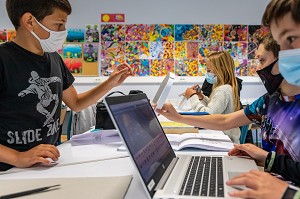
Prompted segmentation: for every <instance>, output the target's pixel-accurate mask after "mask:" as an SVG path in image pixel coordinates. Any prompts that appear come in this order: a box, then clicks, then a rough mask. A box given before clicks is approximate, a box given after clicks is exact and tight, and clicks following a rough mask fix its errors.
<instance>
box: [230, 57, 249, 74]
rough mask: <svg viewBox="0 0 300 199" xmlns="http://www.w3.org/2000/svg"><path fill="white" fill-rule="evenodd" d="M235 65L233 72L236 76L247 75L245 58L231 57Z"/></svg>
mask: <svg viewBox="0 0 300 199" xmlns="http://www.w3.org/2000/svg"><path fill="white" fill-rule="evenodd" d="M233 60H234V65H235V74H236V75H237V76H247V75H248V67H247V62H248V60H247V59H235V58H234V59H233Z"/></svg>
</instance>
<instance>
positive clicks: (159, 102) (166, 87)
mask: <svg viewBox="0 0 300 199" xmlns="http://www.w3.org/2000/svg"><path fill="white" fill-rule="evenodd" d="M174 80H175V74H174V73H170V72H168V74H167V75H166V77H165V78H164V80H163V81H162V83H161V84H160V86H159V88H158V90H157V92H156V94H155V96H154V98H153V101H152V102H153V103H154V104H156V108H157V109H161V108H162V107H163V105H164V103H165V101H166V99H167V97H168V94H169V92H170V90H171V88H172V85H173V82H174Z"/></svg>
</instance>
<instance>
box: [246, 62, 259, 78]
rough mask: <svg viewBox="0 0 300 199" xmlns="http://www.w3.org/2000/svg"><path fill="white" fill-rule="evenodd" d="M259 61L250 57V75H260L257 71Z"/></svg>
mask: <svg viewBox="0 0 300 199" xmlns="http://www.w3.org/2000/svg"><path fill="white" fill-rule="evenodd" d="M258 64H259V61H258V60H257V59H248V74H247V75H248V76H258V75H257V73H256V67H257V66H258Z"/></svg>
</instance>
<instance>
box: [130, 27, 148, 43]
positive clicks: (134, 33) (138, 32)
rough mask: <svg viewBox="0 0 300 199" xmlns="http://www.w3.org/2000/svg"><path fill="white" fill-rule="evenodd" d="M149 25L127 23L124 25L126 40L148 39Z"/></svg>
mask: <svg viewBox="0 0 300 199" xmlns="http://www.w3.org/2000/svg"><path fill="white" fill-rule="evenodd" d="M149 31H150V25H146V24H127V25H125V34H126V41H149Z"/></svg>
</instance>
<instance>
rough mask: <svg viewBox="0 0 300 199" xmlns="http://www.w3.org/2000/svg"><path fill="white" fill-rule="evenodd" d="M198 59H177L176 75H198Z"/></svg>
mask: <svg viewBox="0 0 300 199" xmlns="http://www.w3.org/2000/svg"><path fill="white" fill-rule="evenodd" d="M198 70H199V69H198V60H175V75H177V76H198V75H199V74H198Z"/></svg>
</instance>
